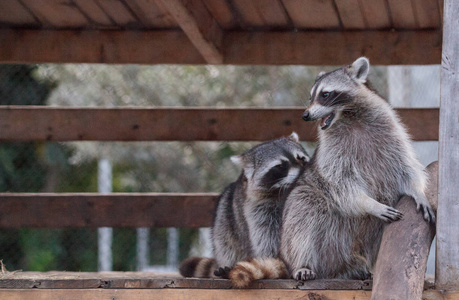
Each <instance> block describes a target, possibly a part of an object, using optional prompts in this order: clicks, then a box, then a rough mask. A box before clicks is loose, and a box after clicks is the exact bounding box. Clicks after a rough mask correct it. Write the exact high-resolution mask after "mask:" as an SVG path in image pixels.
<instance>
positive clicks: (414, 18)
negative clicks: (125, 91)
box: [0, 0, 443, 65]
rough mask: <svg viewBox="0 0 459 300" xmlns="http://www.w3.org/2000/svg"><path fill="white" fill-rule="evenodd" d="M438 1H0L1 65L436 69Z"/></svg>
mask: <svg viewBox="0 0 459 300" xmlns="http://www.w3.org/2000/svg"><path fill="white" fill-rule="evenodd" d="M442 8H443V0H371V1H368V0H252V1H248V0H2V1H0V62H4V63H8V62H26V63H34V62H62V63H65V62H90V63H97V62H100V63H145V64H158V63H180V64H204V63H210V64H276V65H278V64H307V65H333V64H335V65H336V64H344V63H348V62H349V61H351V60H353V59H355V58H356V57H357V56H360V55H366V56H368V57H369V58H370V59H371V60H372V62H373V63H375V64H432V63H440V57H441V26H442V25H441V23H442Z"/></svg>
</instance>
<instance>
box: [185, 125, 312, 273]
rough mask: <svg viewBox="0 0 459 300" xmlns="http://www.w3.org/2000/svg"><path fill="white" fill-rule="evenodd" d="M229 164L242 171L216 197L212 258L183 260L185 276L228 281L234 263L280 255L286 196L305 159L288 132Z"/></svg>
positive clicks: (234, 158) (297, 144)
mask: <svg viewBox="0 0 459 300" xmlns="http://www.w3.org/2000/svg"><path fill="white" fill-rule="evenodd" d="M231 160H232V161H233V162H234V163H235V164H237V165H238V166H241V167H242V169H243V170H242V173H241V175H240V176H239V178H238V180H237V181H235V182H233V183H232V184H230V185H229V186H228V187H227V188H226V189H225V190H224V192H223V193H222V194H221V195H220V197H219V199H218V204H217V206H216V210H215V215H214V221H213V226H212V244H213V250H214V257H215V259H213V258H201V257H190V258H188V259H186V260H185V261H183V262H182V263H181V265H180V267H179V271H180V274H182V275H183V276H185V277H215V276H218V277H227V276H228V275H227V273H228V271H229V269H230V268H232V267H233V266H234V264H235V263H236V262H238V261H242V260H247V259H249V258H252V257H257V258H272V257H277V256H278V254H279V243H280V235H279V233H280V226H281V219H282V209H283V206H284V200H285V195H286V194H287V193H288V191H289V190H290V188H291V186H292V184H293V183H294V182H295V181H296V180H297V178H298V176H299V175H300V174H301V172H302V170H303V167H304V166H305V164H306V163H307V162H308V161H309V156H308V155H307V153H306V151H305V150H304V149H303V147H302V146H301V145H300V143H299V141H298V135H297V134H296V133H292V134H291V135H290V136H288V137H286V138H285V137H283V138H280V139H276V140H272V141H269V142H265V143H262V144H260V145H257V146H255V147H253V148H252V149H250V150H248V151H247V152H245V153H243V154H242V155H238V156H233V157H231ZM214 270H215V272H214Z"/></svg>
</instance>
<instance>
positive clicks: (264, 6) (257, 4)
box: [233, 0, 288, 28]
mask: <svg viewBox="0 0 459 300" xmlns="http://www.w3.org/2000/svg"><path fill="white" fill-rule="evenodd" d="M233 2H234V5H235V7H236V8H237V9H238V11H239V13H240V15H241V16H242V18H243V21H244V26H245V27H270V28H276V27H283V28H285V27H287V26H288V17H287V14H286V13H285V10H284V8H283V7H282V4H281V3H280V0H271V1H266V0H256V1H246V0H234V1H233Z"/></svg>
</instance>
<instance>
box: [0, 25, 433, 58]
mask: <svg viewBox="0 0 459 300" xmlns="http://www.w3.org/2000/svg"><path fill="white" fill-rule="evenodd" d="M330 41H333V43H330ZM337 45H339V47H337ZM222 49H223V52H224V58H225V59H224V61H223V64H236V65H247V64H251V65H267V64H268V65H291V64H304V65H344V64H349V62H351V61H353V60H354V59H355V58H356V57H359V56H362V55H366V56H367V57H369V58H370V59H371V62H372V63H373V64H375V65H399V64H407V65H409V64H415V65H419V64H438V63H440V61H441V32H440V31H437V30H423V31H401V32H396V31H376V32H375V31H353V32H322V31H317V32H314V31H308V32H251V33H248V32H228V33H226V34H225V39H224V41H223V45H222ZM413 49H415V50H413ZM241 53H244V55H241ZM45 62H48V63H135V64H171V63H175V64H204V63H206V61H205V60H204V59H203V58H202V56H201V55H200V53H199V52H198V51H197V50H196V49H195V47H194V46H193V44H191V43H190V41H189V40H188V38H187V37H186V36H185V35H184V34H183V33H182V32H176V31H146V32H141V31H116V30H106V31H96V30H94V31H69V30H59V31H51V30H50V31H46V30H44V31H35V30H19V29H18V30H0V63H45Z"/></svg>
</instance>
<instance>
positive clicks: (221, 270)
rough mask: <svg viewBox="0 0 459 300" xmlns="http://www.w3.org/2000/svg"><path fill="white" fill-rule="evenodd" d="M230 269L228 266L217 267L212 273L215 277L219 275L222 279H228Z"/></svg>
mask: <svg viewBox="0 0 459 300" xmlns="http://www.w3.org/2000/svg"><path fill="white" fill-rule="evenodd" d="M230 271H231V269H230V268H229V267H224V268H218V269H217V270H215V271H214V275H215V276H217V277H221V278H223V279H229V272H230Z"/></svg>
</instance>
